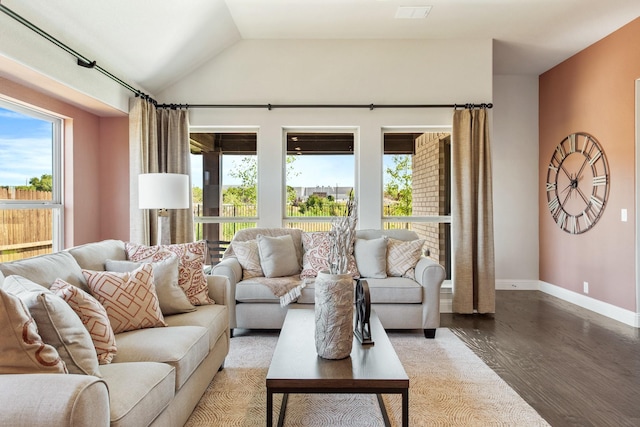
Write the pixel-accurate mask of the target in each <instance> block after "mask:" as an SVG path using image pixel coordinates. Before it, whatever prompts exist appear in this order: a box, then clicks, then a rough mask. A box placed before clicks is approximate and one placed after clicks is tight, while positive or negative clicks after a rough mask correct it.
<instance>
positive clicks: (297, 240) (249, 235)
mask: <svg viewBox="0 0 640 427" xmlns="http://www.w3.org/2000/svg"><path fill="white" fill-rule="evenodd" d="M258 234H262V235H263V236H271V237H277V236H284V235H289V236H291V238H292V239H293V246H294V247H295V248H296V256H297V257H298V264H300V265H302V252H303V250H302V230H300V229H298V228H266V227H254V228H244V229H242V230H238V231H237V232H236V234H234V235H233V240H232V241H231V242H232V243H233V242H247V241H249V240H256V238H257V237H258ZM234 255H235V254H234V252H233V244H231V245H229V247H228V248H227V250H226V251H225V252H224V256H225V257H227V256H234Z"/></svg>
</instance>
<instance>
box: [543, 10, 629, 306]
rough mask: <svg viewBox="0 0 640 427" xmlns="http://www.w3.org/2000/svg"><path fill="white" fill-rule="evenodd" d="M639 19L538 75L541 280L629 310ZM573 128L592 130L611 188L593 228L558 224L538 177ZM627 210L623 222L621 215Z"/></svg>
mask: <svg viewBox="0 0 640 427" xmlns="http://www.w3.org/2000/svg"><path fill="white" fill-rule="evenodd" d="M639 41H640V18H639V19H636V20H635V21H633V22H631V23H630V24H628V25H626V26H625V27H623V28H621V29H620V30H618V31H616V32H615V33H613V34H611V35H610V36H608V37H606V38H604V39H602V40H601V41H599V42H597V43H595V44H594V45H592V46H590V47H589V48H587V49H585V50H584V51H582V52H580V53H578V54H577V55H575V56H573V57H572V58H570V59H568V60H566V61H564V62H563V63H561V64H559V65H558V66H556V67H555V68H553V69H551V70H549V71H547V72H546V73H544V74H542V75H541V76H540V82H539V85H540V101H539V102H540V114H539V137H540V145H539V187H538V188H539V193H538V198H539V210H540V212H539V215H540V222H539V234H540V237H539V240H540V273H539V274H540V280H542V281H544V282H547V283H550V284H553V285H556V286H559V287H562V288H565V289H567V290H569V291H573V292H577V293H582V291H583V282H588V283H589V296H590V297H592V298H595V299H597V300H599V301H603V302H606V303H610V304H613V305H614V306H617V307H620V308H623V309H627V310H631V311H636V278H635V258H636V247H635V226H636V224H635V218H636V212H635V208H634V207H635V184H634V182H635V133H634V126H635V124H634V117H635V112H634V109H635V98H634V97H635V81H636V79H638V78H640V50H639V48H638V46H640V45H639V44H638V42H639ZM573 132H587V133H590V134H592V135H594V136H595V137H596V138H597V139H598V141H599V142H600V144H601V145H602V147H603V149H604V151H605V153H606V156H607V159H608V162H609V169H610V193H609V199H608V202H607V205H606V207H605V211H604V213H603V215H602V217H601V218H600V220H599V222H598V223H597V224H596V225H595V227H594V228H592V229H591V230H589V231H587V232H586V233H584V234H580V235H570V234H568V233H565V232H564V231H562V230H560V229H559V227H557V226H556V225H555V223H554V222H553V220H552V218H551V215H550V213H549V212H548V209H547V199H546V194H545V191H544V183H545V180H546V175H547V166H548V164H549V160H550V158H551V155H552V152H553V150H554V148H555V146H556V145H557V144H558V143H559V142H560V141H561V140H562V139H563V138H564V137H566V136H567V135H569V134H571V133H573ZM621 209H627V212H628V218H629V221H628V222H622V221H621V219H620V215H621Z"/></svg>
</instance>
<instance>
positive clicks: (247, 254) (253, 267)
mask: <svg viewBox="0 0 640 427" xmlns="http://www.w3.org/2000/svg"><path fill="white" fill-rule="evenodd" d="M231 245H232V246H233V252H234V254H235V256H236V258H237V259H238V262H239V263H240V265H241V266H242V280H247V279H251V278H253V277H262V276H264V272H263V271H262V266H261V265H260V254H259V253H258V242H257V241H256V240H248V241H246V242H235V241H234V242H231Z"/></svg>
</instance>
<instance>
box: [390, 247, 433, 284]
mask: <svg viewBox="0 0 640 427" xmlns="http://www.w3.org/2000/svg"><path fill="white" fill-rule="evenodd" d="M424 242H425V241H424V239H417V240H410V241H402V240H397V239H389V244H388V246H387V275H388V276H396V277H408V278H410V279H413V278H414V277H415V267H416V264H417V263H418V261H420V257H421V256H422V247H423V246H424Z"/></svg>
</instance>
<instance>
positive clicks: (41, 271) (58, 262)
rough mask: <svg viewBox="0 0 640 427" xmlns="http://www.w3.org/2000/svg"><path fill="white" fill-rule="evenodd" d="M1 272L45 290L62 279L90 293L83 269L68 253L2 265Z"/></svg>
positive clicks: (58, 253)
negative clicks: (26, 280) (20, 278)
mask: <svg viewBox="0 0 640 427" xmlns="http://www.w3.org/2000/svg"><path fill="white" fill-rule="evenodd" d="M0 271H2V273H3V274H4V275H5V277H6V276H10V275H12V274H14V275H17V276H22V277H24V278H25V279H29V280H31V281H32V282H35V283H37V284H38V285H42V286H44V287H45V288H48V287H49V286H51V284H52V283H53V282H55V281H56V279H62V280H64V281H65V282H67V283H71V284H72V285H74V286H78V287H79V288H81V289H82V290H84V291H89V288H87V282H86V281H85V280H84V276H83V275H82V269H81V268H80V266H79V265H78V263H77V262H76V260H75V258H74V257H73V256H71V254H70V253H68V252H56V253H53V254H47V255H40V256H37V257H33V258H26V259H21V260H18V261H12V262H4V263H0Z"/></svg>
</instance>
